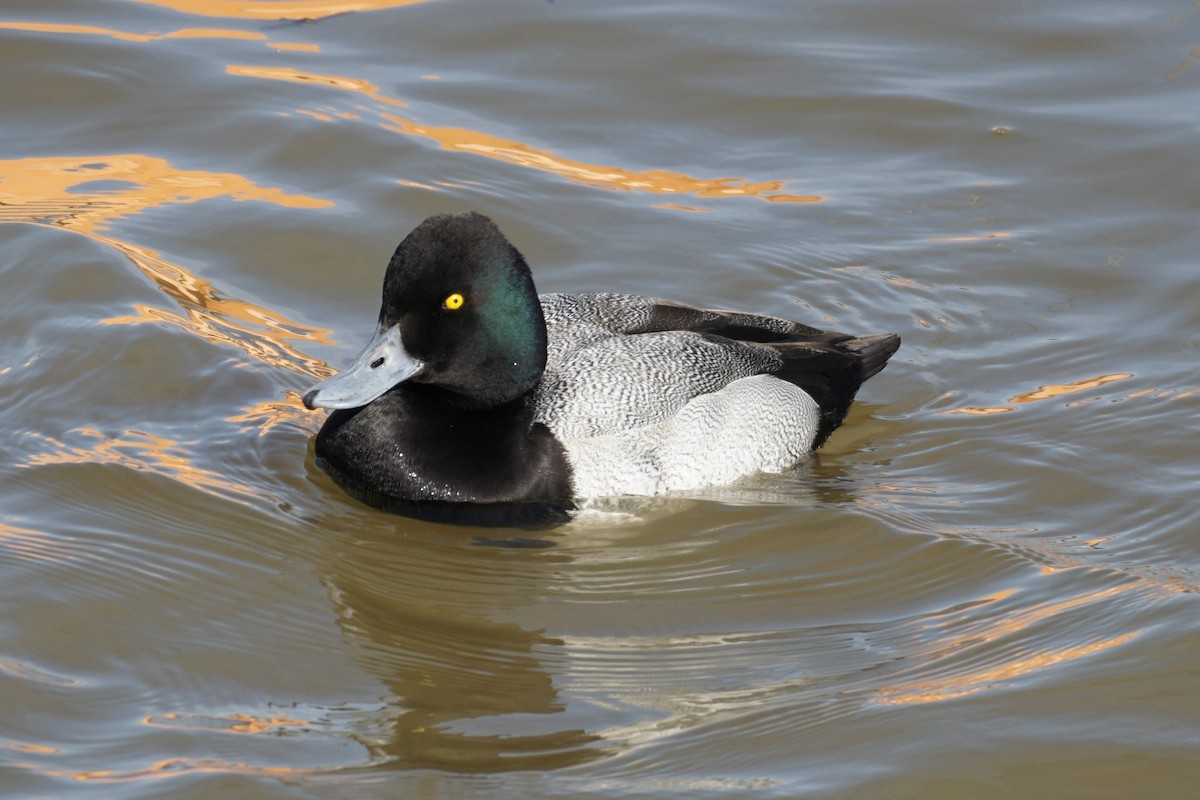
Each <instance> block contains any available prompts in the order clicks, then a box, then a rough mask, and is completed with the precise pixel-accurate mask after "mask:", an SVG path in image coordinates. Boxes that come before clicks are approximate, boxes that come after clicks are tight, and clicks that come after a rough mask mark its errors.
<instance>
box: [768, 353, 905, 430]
mask: <svg viewBox="0 0 1200 800" xmlns="http://www.w3.org/2000/svg"><path fill="white" fill-rule="evenodd" d="M767 346H768V347H770V348H772V349H773V350H775V351H777V352H778V353H779V354H780V355H782V356H783V368H782V369H781V370H779V372H778V373H776V374H777V375H778V376H779V377H780V378H783V379H784V380H786V381H790V382H791V383H794V384H796V385H797V386H799V387H800V388H801V389H803V390H804V391H806V392H808V393H809V394H810V395H812V396H813V399H814V400H816V401H817V406H819V407H820V409H821V420H820V423H819V424H818V426H817V436H816V439H814V440H813V449H814V450H815V449H816V448H818V447H820V446H821V445H822V444H824V443H825V440H826V439H828V438H829V434H831V433H833V432H834V431H835V430H836V429H837V427H838V426H839V425H841V424H842V421H843V420H844V419H846V412H847V411H849V410H850V404H851V403H853V402H854V395H855V394H857V393H858V389H859V387H860V386H862V385H863V381H865V380H867V378H870V377H872V376H874V375H876V374H878V373H879V371H880V370H882V369H883V368H884V367H885V366H886V365H887V362H888V359H889V358H891V357H892V354H893V353H895V352H896V350H898V349H899V347H900V337H899V336H897V335H896V334H894V333H882V334H879V335H876V336H850V337H845V338H835V339H833V340H832V341H817V342H772V343H770V344H769V345H767Z"/></svg>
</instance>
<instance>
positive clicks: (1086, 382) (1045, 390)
mask: <svg viewBox="0 0 1200 800" xmlns="http://www.w3.org/2000/svg"><path fill="white" fill-rule="evenodd" d="M1132 377H1133V373H1132V372H1112V373H1108V374H1106V375H1097V376H1095V377H1094V378H1084V379H1083V380H1078V381H1072V382H1071V383H1061V384H1059V383H1049V384H1046V385H1044V386H1039V387H1038V388H1037V389H1035V390H1033V391H1032V392H1022V393H1021V394H1018V395H1017V396H1015V397H1013V398H1011V399H1010V400H1009V402H1010V403H1017V404H1021V403H1034V402H1037V401H1038V400H1050V399H1053V398H1055V397H1062V396H1064V395H1068V394H1075V393H1076V392H1085V391H1087V390H1089V389H1099V388H1100V387H1101V386H1104V385H1105V384H1108V383H1114V382H1116V381H1123V380H1127V379H1129V378H1132ZM1138 394H1140V393H1139V392H1135V393H1134V394H1131V395H1129V397H1136V396H1137V395H1138ZM1071 405H1076V404H1071ZM1016 410H1017V407H1016V406H1015V405H1012V406H966V407H964V408H951V409H949V410H947V411H943V412H942V413H943V414H970V415H975V416H980V415H987V414H1003V413H1004V412H1006V411H1016Z"/></svg>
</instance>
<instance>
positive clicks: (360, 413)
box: [316, 384, 573, 527]
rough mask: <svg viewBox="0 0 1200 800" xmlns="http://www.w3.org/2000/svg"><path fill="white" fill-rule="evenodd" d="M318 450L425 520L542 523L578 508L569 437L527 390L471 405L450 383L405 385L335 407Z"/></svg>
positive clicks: (363, 486)
mask: <svg viewBox="0 0 1200 800" xmlns="http://www.w3.org/2000/svg"><path fill="white" fill-rule="evenodd" d="M316 454H317V458H318V464H319V465H320V466H321V467H322V468H323V469H324V470H325V471H326V472H328V473H329V474H330V476H331V477H333V479H334V480H335V481H337V482H338V483H339V484H340V485H341V486H342V487H343V488H344V489H345V490H346V491H347V493H349V494H351V495H353V496H354V497H357V498H358V499H360V500H362V501H363V502H365V503H368V504H370V505H373V506H375V507H377V508H382V509H384V510H387V511H391V512H395V513H399V514H404V515H406V516H411V517H417V518H420V519H429V520H432V521H437V522H452V523H455V524H465V525H516V526H523V527H524V526H538V525H545V524H554V523H558V522H563V521H565V520H566V518H567V516H568V512H569V511H570V509H571V508H572V507H573V506H572V503H571V496H572V491H571V469H570V466H569V465H568V463H567V460H566V456H565V454H564V452H563V448H562V445H561V444H560V443H559V442H558V440H557V439H555V438H554V436H553V435H552V434H551V433H550V431H549V430H548V429H547V428H546V427H545V426H544V425H542V424H541V423H535V422H533V419H532V411H531V409H529V408H528V407H527V406H526V403H525V401H524V399H523V398H521V399H518V400H515V401H513V402H511V403H507V404H504V405H501V406H497V407H494V408H488V409H472V408H466V407H464V406H462V405H461V404H459V403H457V402H455V399H454V398H453V396H451V395H449V394H448V393H447V392H445V391H443V390H440V389H437V388H433V387H428V386H420V385H414V384H402V385H401V386H398V387H396V388H394V389H392V390H390V391H389V392H388V393H387V394H385V395H383V396H382V397H380V398H379V399H377V400H375V401H374V402H372V403H371V404H369V405H367V406H364V407H362V408H355V409H348V410H343V411H335V412H333V413H332V414H330V416H329V418H328V419H327V420H326V421H325V425H324V426H323V427H322V428H321V432H320V433H318V434H317V439H316Z"/></svg>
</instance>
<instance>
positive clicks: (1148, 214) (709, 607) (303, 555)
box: [0, 0, 1200, 798]
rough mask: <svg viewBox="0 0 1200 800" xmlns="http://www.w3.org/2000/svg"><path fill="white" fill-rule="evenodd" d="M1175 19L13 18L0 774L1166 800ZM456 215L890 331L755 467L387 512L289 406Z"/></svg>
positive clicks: (73, 10) (1176, 334)
mask: <svg viewBox="0 0 1200 800" xmlns="http://www.w3.org/2000/svg"><path fill="white" fill-rule="evenodd" d="M336 12H346V13H336ZM1198 42H1200V8H1198V7H1197V6H1196V5H1195V4H1187V3H1179V2H1167V0H1150V2H1145V3H1139V4H1136V5H1134V4H1116V3H1102V4H1099V5H1097V4H1095V3H1083V2H1079V0H1073V1H1072V2H1065V3H1052V4H1050V3H1048V4H1041V3H1014V4H1009V5H1000V6H998V5H996V4H984V3H959V2H951V1H950V0H905V1H904V2H883V1H882V0H863V2H853V3H847V2H844V1H843V0H840V1H839V2H812V3H804V4H782V3H768V2H747V3H737V4H728V3H715V2H691V3H671V2H659V3H632V2H610V3H604V4H599V3H591V4H589V3H580V2H577V0H555V2H552V3H543V2H524V3H502V4H501V3H490V4H467V3H461V2H449V1H446V2H442V1H439V0H434V1H431V2H411V0H409V1H408V2H404V1H403V0H391V1H390V2H389V0H364V2H360V3H350V4H341V5H337V4H332V3H324V2H321V0H297V1H296V2H288V3H284V2H279V3H273V2H268V1H267V0H263V1H262V2H257V3H250V2H248V1H247V0H144V1H143V2H137V1H136V0H121V1H118V0H92V2H86V3H85V2H63V3H55V4H52V5H46V4H43V3H37V2H33V1H32V0H24V1H22V0H9V2H7V3H5V4H4V8H3V9H0V66H2V68H3V70H4V74H5V75H7V76H8V79H7V80H5V81H3V83H2V86H0V112H2V113H0V131H2V133H3V141H4V144H5V146H4V151H3V157H2V158H0V222H3V223H7V224H3V225H0V252H2V253H3V254H4V257H3V259H2V261H0V286H2V287H3V289H2V291H0V297H2V299H0V350H2V353H3V355H2V358H0V397H2V399H3V402H4V408H5V410H6V416H5V424H4V425H3V426H2V427H0V446H2V447H3V452H4V453H5V457H4V459H3V460H2V461H0V475H2V478H0V603H2V607H3V609H4V613H3V615H2V616H0V707H3V708H4V709H6V710H7V713H6V714H5V715H4V722H3V724H2V727H0V794H3V795H4V796H5V797H14V798H16V797H31V798H32V797H75V796H88V797H112V798H136V797H156V798H157V797H173V798H174V797H179V798H188V797H214V796H220V797H231V798H240V797H246V798H250V797H253V798H276V797H278V798H288V797H346V798H351V797H353V798H364V797H397V796H404V797H429V798H433V797H437V798H442V797H471V798H506V797H531V796H537V797H585V798H614V797H646V796H663V797H672V796H674V797H688V798H692V797H744V796H748V795H766V796H775V797H813V798H818V797H819V798H832V797H846V798H876V797H878V798H905V797H912V798H918V797H919V798H963V797H971V798H1008V797H1047V798H1049V797H1053V798H1064V797H1080V798H1096V797H1113V798H1127V797H1139V798H1145V797H1163V798H1176V797H1190V796H1194V795H1195V794H1196V789H1195V786H1196V785H1197V781H1198V780H1200V700H1197V693H1196V691H1195V687H1196V684H1197V679H1198V678H1200V668H1198V667H1197V653H1198V652H1200V625H1198V623H1197V619H1198V618H1200V614H1198V611H1200V609H1198V608H1197V605H1196V602H1197V601H1196V599H1195V598H1196V589H1197V587H1198V585H1200V573H1198V569H1200V547H1198V546H1197V537H1196V534H1197V532H1198V530H1200V506H1198V505H1197V504H1196V503H1195V500H1194V497H1195V493H1196V486H1197V480H1198V479H1200V474H1198V473H1200V470H1198V468H1197V462H1198V460H1197V455H1196V454H1197V446H1196V440H1197V433H1198V431H1197V427H1198V426H1197V421H1198V420H1200V414H1198V411H1197V409H1198V404H1200V379H1198V378H1197V374H1198V370H1197V366H1198V363H1200V333H1198V331H1200V303H1198V302H1197V298H1200V278H1198V277H1197V276H1198V275H1200V269H1198V268H1197V253H1198V252H1200V229H1198V227H1197V224H1196V220H1197V212H1198V211H1200V192H1198V191H1197V186H1196V180H1195V177H1196V175H1197V174H1200V155H1198V154H1200V148H1198V147H1197V145H1198V144H1200V129H1198V127H1197V119H1198V112H1197V109H1200V50H1198V47H1200V45H1198ZM466 208H475V209H478V210H480V211H483V212H485V213H487V214H489V215H490V216H492V217H493V218H495V219H496V220H497V222H498V223H499V224H500V226H501V228H502V229H503V230H505V232H506V233H507V234H508V235H509V237H510V238H511V239H512V240H513V241H514V243H516V244H517V246H518V247H520V248H521V249H522V250H523V252H524V253H525V255H526V256H527V258H528V259H529V261H530V263H531V264H532V265H533V268H534V274H535V278H536V280H537V281H538V285H539V288H540V289H542V290H544V291H573V290H596V289H603V290H613V291H627V292H636V293H643V294H652V295H658V296H663V297H669V298H672V299H676V300H679V301H683V302H689V303H696V304H702V305H715V306H723V307H732V308H741V309H747V310H755V311H761V312H765V313H771V314H777V315H781V316H787V317H793V318H795V319H798V320H801V321H804V322H809V323H813V324H821V325H825V326H827V327H835V328H839V329H843V330H849V331H854V332H859V333H873V332H886V331H895V332H898V333H900V334H902V335H903V337H904V342H905V343H904V346H903V348H902V349H901V351H900V352H899V353H898V354H897V356H896V357H895V359H894V360H893V362H892V364H891V365H890V366H889V368H888V369H887V370H886V371H885V372H883V373H882V374H881V375H879V376H878V377H876V378H874V379H872V381H871V382H870V383H869V384H868V385H867V386H866V387H865V389H864V391H863V392H862V394H861V395H860V401H859V403H858V404H857V405H856V406H855V408H854V410H853V411H852V413H851V415H850V418H849V420H848V422H847V424H846V426H845V427H844V428H843V429H842V430H841V431H839V432H838V433H837V434H835V435H834V436H833V437H832V438H831V439H830V441H829V443H828V444H827V446H826V447H825V448H824V450H823V451H822V452H821V454H820V457H819V459H816V460H814V462H813V463H811V464H809V465H806V466H805V467H803V468H801V469H799V470H797V472H796V473H795V474H791V475H785V476H780V477H777V478H763V479H762V480H760V481H757V482H755V483H754V484H753V485H751V486H747V487H742V488H740V489H738V490H736V491H714V492H711V493H709V494H707V495H705V496H701V497H691V498H673V499H668V500H662V501H656V502H636V501H634V502H631V501H626V502H624V503H619V504H616V506H615V507H610V508H605V509H599V510H597V511H595V512H594V513H590V514H588V515H586V516H585V517H584V518H582V519H581V520H579V521H578V522H576V523H574V524H572V525H571V526H569V527H568V528H566V529H562V530H558V531H554V532H551V533H549V534H545V535H541V537H540V539H539V540H538V541H533V542H530V541H526V540H521V539H516V538H515V537H518V536H527V534H522V533H520V532H512V531H507V532H506V531H484V530H473V529H462V528H448V527H443V526H437V525H430V524H422V523H418V522H414V521H411V520H406V519H402V518H398V517H392V516H389V515H386V514H382V513H379V512H376V511H373V510H371V509H369V508H366V507H363V506H361V505H359V504H357V503H355V502H354V501H352V500H350V499H348V498H347V497H346V496H345V495H344V494H343V493H341V492H340V491H339V490H338V489H337V488H336V487H335V486H334V485H333V484H332V483H331V482H330V481H329V480H328V478H326V477H325V476H324V475H323V474H322V473H320V472H319V471H318V470H316V469H315V468H314V466H313V463H312V454H311V449H310V444H309V441H310V439H311V436H312V434H313V433H314V432H315V430H316V429H317V427H319V424H320V420H321V418H322V417H321V414H320V413H310V412H307V411H305V410H304V409H303V408H302V406H301V405H300V403H299V394H300V392H302V391H303V390H304V388H305V387H307V386H308V385H310V384H311V383H312V382H314V380H315V379H316V378H317V377H319V376H322V375H325V374H328V372H329V370H330V369H335V368H337V367H339V366H341V365H343V364H344V363H345V362H346V361H347V360H348V359H349V358H350V357H351V356H352V355H353V354H354V353H355V352H356V351H357V349H358V348H359V347H360V346H361V345H362V344H363V342H365V340H366V337H367V335H368V333H369V330H370V327H371V325H372V322H373V318H374V315H375V313H376V311H377V303H378V292H379V285H380V280H381V277H382V272H383V267H384V265H385V263H386V260H387V257H388V256H389V255H390V252H391V250H392V248H393V247H394V246H395V245H396V243H397V242H398V241H399V239H400V238H401V237H402V236H403V235H404V234H405V233H406V232H407V231H408V230H409V229H410V228H411V227H412V226H414V225H415V224H416V223H417V222H418V221H420V220H421V219H422V218H424V217H425V216H427V215H428V214H431V213H434V212H438V211H450V210H462V209H466ZM547 543H548V544H550V545H551V546H548V547H505V546H489V545H505V544H547Z"/></svg>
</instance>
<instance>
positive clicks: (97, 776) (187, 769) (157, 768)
mask: <svg viewBox="0 0 1200 800" xmlns="http://www.w3.org/2000/svg"><path fill="white" fill-rule="evenodd" d="M316 771H317V770H316V769H314V768H301V767H256V766H253V765H251V764H246V763H240V762H236V761H226V760H224V759H221V758H167V759H163V760H162V761H156V762H155V763H153V764H151V765H150V766H148V767H142V768H141V769H124V770H117V769H94V770H85V771H80V772H72V771H68V770H49V769H48V770H39V772H41V774H43V775H46V776H48V777H52V778H72V779H74V780H77V781H92V782H96V783H127V782H129V781H145V780H159V779H162V778H178V777H182V776H185V775H195V774H197V773H233V774H238V775H269V776H273V777H303V776H305V775H309V774H312V773H314V772H316Z"/></svg>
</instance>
